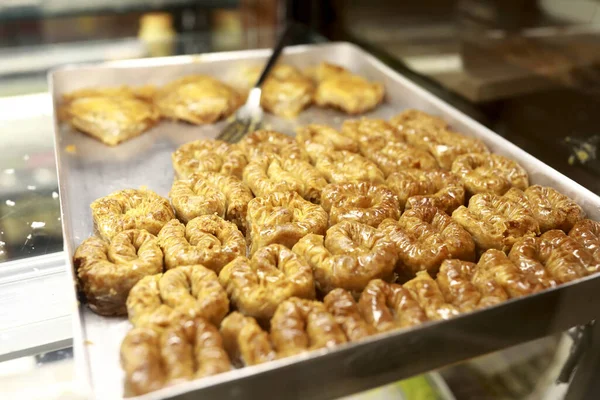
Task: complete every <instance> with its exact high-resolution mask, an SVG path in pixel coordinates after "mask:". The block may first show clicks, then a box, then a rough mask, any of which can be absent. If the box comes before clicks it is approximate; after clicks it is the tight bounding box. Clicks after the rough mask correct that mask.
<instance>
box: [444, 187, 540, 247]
mask: <svg viewBox="0 0 600 400" xmlns="http://www.w3.org/2000/svg"><path fill="white" fill-rule="evenodd" d="M520 199H521V192H520V191H519V190H518V189H514V188H513V189H510V190H509V191H508V192H506V194H505V195H504V196H498V195H496V194H493V193H483V194H477V195H475V196H473V197H471V199H470V200H469V206H468V207H465V206H460V207H459V208H457V209H456V210H455V211H454V212H453V213H452V219H454V220H455V221H456V222H458V223H459V224H460V225H461V226H462V227H463V228H465V230H466V231H467V232H469V233H470V234H471V236H472V237H473V240H474V241H475V244H476V245H477V248H478V249H479V250H481V251H483V250H487V249H498V250H502V251H509V250H510V249H511V247H512V246H513V244H515V242H516V241H517V240H518V239H520V238H522V237H527V236H536V235H538V234H539V233H540V226H539V224H538V222H537V220H536V219H535V217H534V216H533V213H532V212H531V210H529V208H528V205H526V204H522V201H520Z"/></svg>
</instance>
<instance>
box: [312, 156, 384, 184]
mask: <svg viewBox="0 0 600 400" xmlns="http://www.w3.org/2000/svg"><path fill="white" fill-rule="evenodd" d="M315 168H317V170H318V171H319V172H321V174H322V175H323V176H324V177H325V179H327V182H329V183H347V182H371V183H383V182H384V181H385V176H384V175H383V171H381V170H380V169H379V167H377V165H376V164H375V163H373V162H372V161H369V160H367V159H366V158H364V157H363V156H361V155H359V154H355V153H351V152H349V151H344V150H342V151H332V152H329V153H323V154H319V156H318V157H317V161H316V162H315Z"/></svg>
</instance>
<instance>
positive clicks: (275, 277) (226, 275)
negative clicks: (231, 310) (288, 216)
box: [219, 244, 315, 321]
mask: <svg viewBox="0 0 600 400" xmlns="http://www.w3.org/2000/svg"><path fill="white" fill-rule="evenodd" d="M219 281H220V282H221V285H222V286H223V287H224V288H225V289H226V290H227V294H228V295H229V298H230V299H231V302H232V303H233V305H234V306H235V308H236V309H237V310H238V311H240V312H241V313H242V314H244V315H249V316H251V317H254V318H257V319H259V320H262V321H268V320H269V319H270V318H271V317H272V316H273V313H274V312H275V309H276V308H277V306H278V305H279V304H281V302H282V301H284V300H286V299H289V298H290V297H294V296H295V297H301V298H307V299H313V298H314V297H315V286H314V282H313V275H312V269H311V268H310V267H309V266H308V264H307V263H306V261H304V259H302V258H300V257H298V256H297V255H296V254H295V253H293V252H292V251H291V250H290V249H288V248H287V247H285V246H282V245H280V244H271V245H269V246H266V247H263V248H260V249H258V250H257V251H256V252H255V253H254V255H253V256H252V259H251V260H249V259H247V258H246V257H238V258H236V259H235V260H233V261H232V262H230V263H229V264H227V265H226V266H225V267H224V268H223V269H222V270H221V273H220V274H219Z"/></svg>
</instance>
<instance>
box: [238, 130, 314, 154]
mask: <svg viewBox="0 0 600 400" xmlns="http://www.w3.org/2000/svg"><path fill="white" fill-rule="evenodd" d="M238 144H239V147H240V149H242V151H243V152H244V153H245V154H246V157H247V158H248V160H249V161H252V160H253V159H254V158H257V157H258V158H262V157H264V156H265V155H270V154H276V155H278V156H280V157H281V158H284V159H285V158H291V159H295V160H303V161H308V155H307V154H306V153H305V151H304V149H303V148H302V147H300V145H299V144H298V143H297V142H296V140H295V139H294V138H293V137H290V136H288V135H284V134H283V133H279V132H275V131H268V130H264V129H261V130H258V131H254V132H251V133H249V134H247V135H246V136H244V138H243V139H242V140H241V141H240V142H239V143H238Z"/></svg>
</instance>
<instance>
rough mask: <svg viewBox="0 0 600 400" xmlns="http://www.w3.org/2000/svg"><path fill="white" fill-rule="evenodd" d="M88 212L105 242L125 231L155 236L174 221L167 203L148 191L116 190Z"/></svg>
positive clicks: (94, 203) (173, 215) (94, 204)
mask: <svg viewBox="0 0 600 400" xmlns="http://www.w3.org/2000/svg"><path fill="white" fill-rule="evenodd" d="M90 208H91V209H92V217H93V219H94V224H95V226H96V229H97V230H98V233H99V234H100V236H102V238H104V239H105V240H110V239H111V238H112V237H113V236H115V235H116V234H117V233H119V232H122V231H124V230H127V229H145V230H147V231H148V232H150V233H151V234H153V235H156V234H158V232H159V231H160V230H161V229H162V227H163V226H164V225H165V224H166V223H167V222H169V221H170V220H172V219H173V218H175V214H174V213H173V209H172V208H171V204H169V201H168V200H167V199H165V198H163V197H161V196H159V195H158V194H156V193H154V192H153V191H151V190H137V189H125V190H119V191H117V192H114V193H111V194H109V195H108V196H106V197H102V198H100V199H98V200H95V201H94V202H93V203H92V204H91V205H90Z"/></svg>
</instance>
